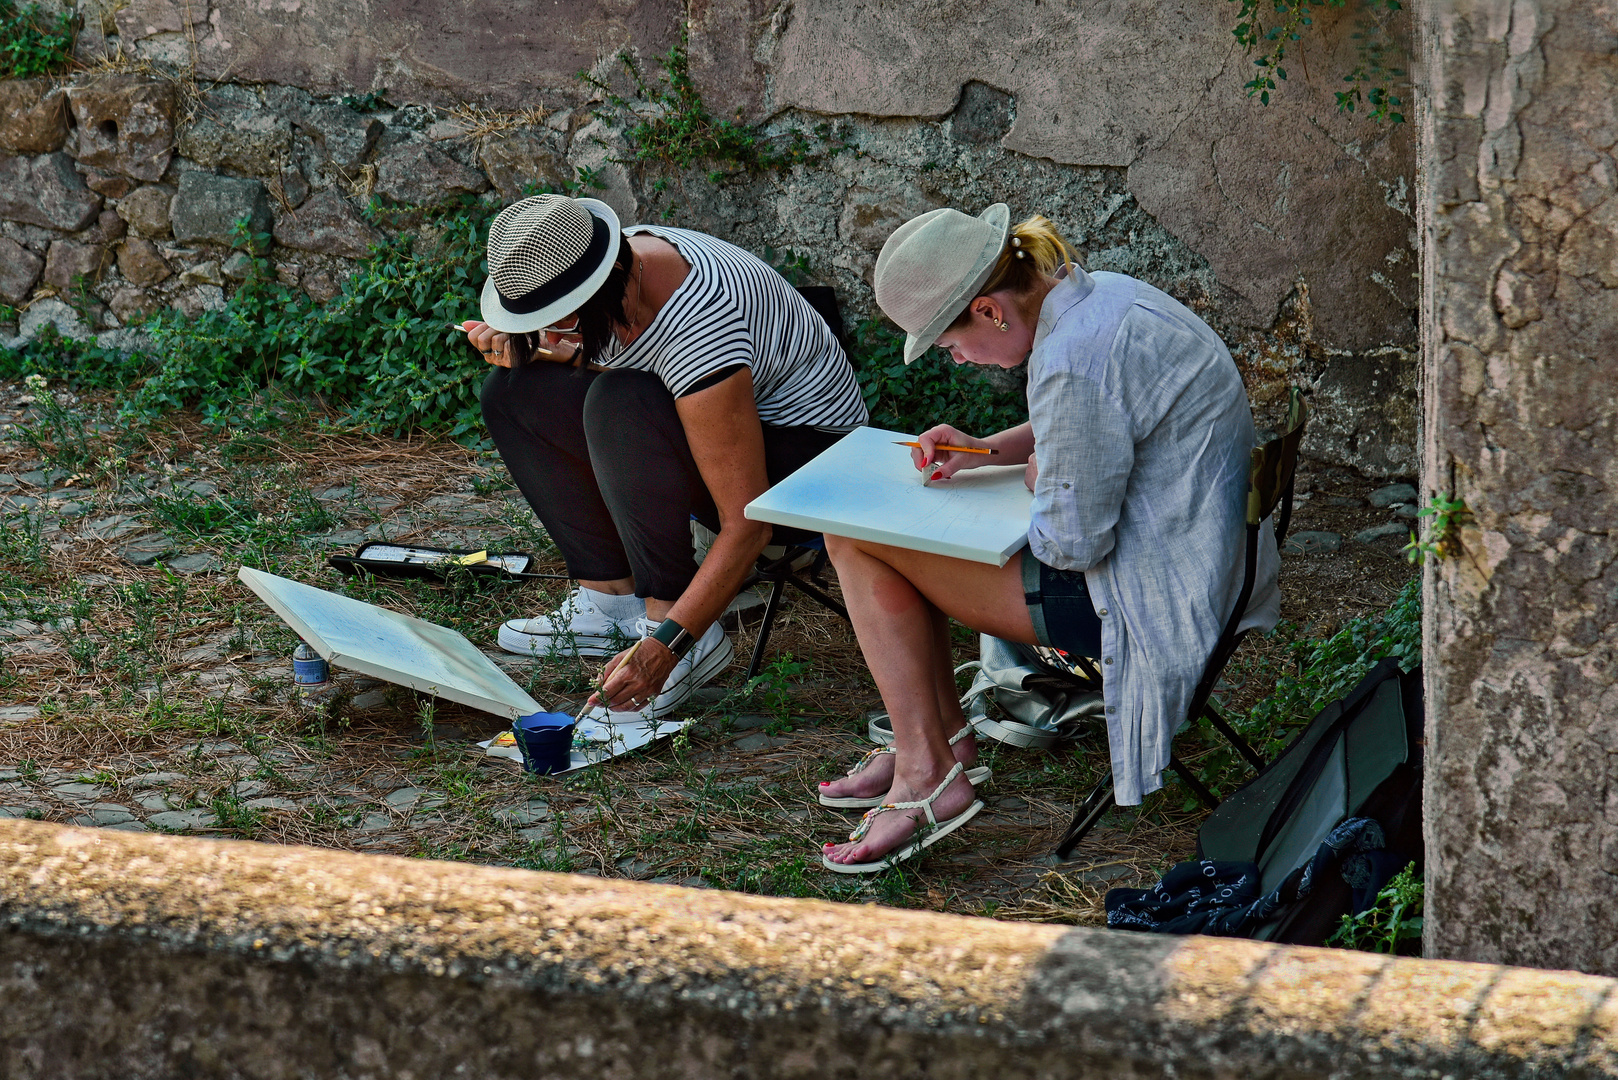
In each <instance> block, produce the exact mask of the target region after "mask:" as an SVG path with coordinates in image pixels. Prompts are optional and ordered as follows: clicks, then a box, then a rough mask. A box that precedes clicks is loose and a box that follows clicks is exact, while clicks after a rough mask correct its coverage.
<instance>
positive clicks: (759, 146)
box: [579, 25, 844, 183]
mask: <svg viewBox="0 0 1618 1080" xmlns="http://www.w3.org/2000/svg"><path fill="white" fill-rule="evenodd" d="M689 39H690V28H689V26H686V25H682V26H681V27H680V38H679V41H677V42H676V43H675V44H674V46H673V47H672V48H670V49H669V51H668V52H667V53H665V54H664V55H663V56H661V57H659V58H658V66H659V67H660V68H662V76H661V78H648V77H647V76H646V75H645V73H644V72H642V71H641V70H640V66H639V65H638V64H637V63H636V62H635V58H634V57H633V56H631V55H630V53H629V52H628V51H627V50H626V51H624V52H620V53H619V54H618V61H619V63H621V64H622V65H623V68H624V72H625V74H627V75H628V76H629V80H630V82H631V83H633V84H634V87H635V99H636V100H635V101H633V102H632V101H630V100H629V99H627V98H625V97H623V96H622V95H621V94H618V93H616V92H614V91H613V89H612V87H610V86H608V85H607V84H606V83H605V82H603V81H601V80H600V79H597V78H595V77H594V76H592V75H591V74H590V73H589V72H586V71H581V72H579V78H580V79H581V80H582V81H583V82H584V83H585V84H587V85H589V86H591V87H594V88H595V89H596V90H599V91H600V92H601V93H602V95H603V96H604V98H605V100H606V104H607V105H608V106H609V107H610V108H612V109H614V110H616V111H617V113H618V116H616V117H613V119H615V120H618V121H620V122H622V123H623V124H624V125H625V126H624V137H625V138H626V139H627V140H628V142H629V144H630V146H631V147H633V148H634V158H633V160H634V161H636V162H639V163H643V164H652V165H660V166H664V167H670V168H679V169H684V168H689V167H690V166H692V165H696V164H698V163H699V162H713V163H715V164H718V165H721V166H725V165H728V166H733V167H736V168H738V169H742V170H749V169H783V168H787V167H790V166H792V165H797V164H803V163H807V162H811V161H815V160H819V159H820V158H822V157H825V156H827V155H830V154H835V153H839V152H841V151H842V150H843V149H844V146H843V144H842V142H841V141H840V140H839V139H838V137H837V133H836V131H835V129H834V128H833V126H832V125H831V124H830V123H822V124H818V125H816V126H815V128H814V130H813V131H812V132H810V131H804V130H803V129H801V128H798V127H793V128H791V129H789V130H788V131H787V132H786V133H785V134H783V135H780V136H768V135H765V134H764V133H763V132H761V131H760V130H759V129H758V128H755V127H752V126H750V125H748V124H745V123H743V122H742V121H741V120H740V119H735V120H730V119H725V118H722V117H717V116H715V115H713V113H712V112H711V111H709V109H708V106H707V105H706V104H705V103H704V102H703V100H702V94H701V93H700V92H699V91H698V90H697V85H696V82H695V81H694V80H693V79H692V78H691V57H690V53H689V52H688V44H689ZM637 106H638V107H637ZM646 106H651V108H650V109H648V108H646ZM740 112H741V110H740V109H738V110H737V114H738V117H739V115H740ZM723 178H724V172H723V170H719V171H715V172H711V173H710V174H709V179H710V180H712V181H714V182H716V183H717V182H718V181H719V180H721V179H723Z"/></svg>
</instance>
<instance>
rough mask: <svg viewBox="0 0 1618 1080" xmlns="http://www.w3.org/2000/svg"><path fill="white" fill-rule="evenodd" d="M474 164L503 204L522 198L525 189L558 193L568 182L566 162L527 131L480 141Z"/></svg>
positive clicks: (544, 141) (542, 139) (568, 173)
mask: <svg viewBox="0 0 1618 1080" xmlns="http://www.w3.org/2000/svg"><path fill="white" fill-rule="evenodd" d="M478 164H479V165H480V166H482V167H483V171H484V173H486V174H487V175H488V177H489V183H490V184H492V185H493V186H494V189H495V190H496V191H498V192H499V193H500V197H501V198H503V199H505V200H506V201H507V202H516V201H517V200H518V199H520V198H522V197H523V196H524V195H525V194H527V190H525V189H533V188H539V187H549V188H550V189H551V190H553V191H561V190H562V185H563V184H564V183H565V182H566V181H568V180H569V179H571V178H572V173H571V171H570V170H569V169H568V167H567V164H566V162H564V161H562V159H561V158H560V157H559V156H558V155H557V154H556V153H555V152H554V151H553V150H552V149H551V148H550V146H549V144H548V143H547V142H546V140H545V137H544V136H542V135H537V134H535V133H534V132H531V131H514V132H511V133H510V134H508V135H499V136H491V137H490V138H488V139H486V140H484V143H483V147H482V149H481V150H479V151H478Z"/></svg>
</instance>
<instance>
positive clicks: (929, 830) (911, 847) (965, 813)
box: [820, 761, 983, 874]
mask: <svg viewBox="0 0 1618 1080" xmlns="http://www.w3.org/2000/svg"><path fill="white" fill-rule="evenodd" d="M964 768H965V767H964V766H963V765H962V764H961V763H960V762H958V761H957V762H956V763H955V767H954V768H953V769H951V770H950V771H949V773H948V774H947V775H946V776H945V777H944V779H943V780H942V781H940V782H939V785H938V786H937V787H935V788H933V793H932V794H931V795H929V796H927V797H926V798H925V799H917V800H915V801H914V802H898V803H883V804H882V805H881V806H877V807H874V808H873V809H870V810H867V811H866V812H865V816H864V817H862V818H860V823H859V824H858V825H856V826H855V827H854V831H853V832H851V833H849V834H848V838H849V840H851V841H853V842H856V843H857V842H859V841H860V840H863V839H865V834H866V833H868V832H870V831H871V823H872V822H874V821H875V820H876V816H877V815H878V814H882V813H886V812H887V811H889V810H922V811H925V812H926V814H927V823H926V824H925V825H918V826H917V828H916V832H915V835H914V836H913V837H912V838H911V840H910V842H909V843H908V844H905V845H904V846H903V847H900V848H899V849H898V850H896V851H893V852H891V853H889V854H888V855H886V856H884V857H883V858H881V859H878V860H877V861H876V862H867V863H839V862H832V861H831V859H830V858H829V857H827V856H826V855H821V856H820V861H821V862H822V863H824V864H825V867H826V869H827V870H831V871H834V872H835V873H839V874H874V873H877V872H878V871H880V870H886V869H887V868H888V867H890V866H897V865H898V864H900V863H902V862H904V861H905V860H906V859H909V858H911V857H912V856H914V855H917V854H919V853H920V852H921V851H922V850H924V849H925V848H929V847H932V846H933V845H934V844H936V843H938V842H939V841H940V840H942V839H944V837H946V836H948V835H949V834H950V833H952V832H954V831H955V830H956V829H959V828H960V827H961V826H962V825H965V824H966V823H967V822H968V821H971V820H972V819H973V818H974V817H976V816H977V813H978V811H979V810H982V809H983V800H982V799H974V800H973V801H972V805H971V806H968V807H967V808H966V809H965V810H962V811H961V812H960V813H959V814H956V815H955V816H954V817H952V818H946V819H944V820H943V821H939V820H938V818H936V817H934V816H933V802H934V801H935V800H937V798H938V797H939V796H940V795H942V794H943V793H944V789H945V788H947V787H949V785H950V782H951V781H952V780H954V779H955V778H956V777H957V776H959V775H961V773H962V772H963V771H964Z"/></svg>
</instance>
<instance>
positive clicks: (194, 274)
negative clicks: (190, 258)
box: [180, 259, 225, 285]
mask: <svg viewBox="0 0 1618 1080" xmlns="http://www.w3.org/2000/svg"><path fill="white" fill-rule="evenodd" d="M224 283H225V275H224V273H223V272H222V271H221V270H220V269H219V260H218V259H208V260H206V261H204V262H199V263H197V264H196V265H195V266H191V267H187V268H186V269H185V270H184V271H183V272H182V273H181V274H180V284H181V285H224Z"/></svg>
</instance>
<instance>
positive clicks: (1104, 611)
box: [1096, 608, 1107, 619]
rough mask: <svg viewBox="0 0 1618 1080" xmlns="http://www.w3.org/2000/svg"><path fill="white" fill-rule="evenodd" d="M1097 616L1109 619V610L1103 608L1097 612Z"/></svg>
mask: <svg viewBox="0 0 1618 1080" xmlns="http://www.w3.org/2000/svg"><path fill="white" fill-rule="evenodd" d="M1096 614H1097V615H1100V616H1101V617H1102V618H1103V619H1105V618H1106V617H1107V609H1106V608H1102V609H1101V610H1100V611H1098V612H1096Z"/></svg>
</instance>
